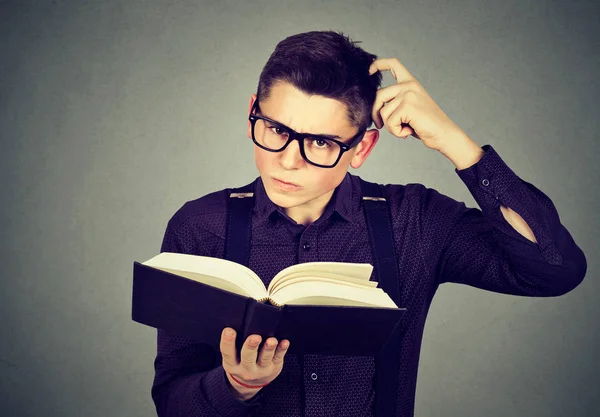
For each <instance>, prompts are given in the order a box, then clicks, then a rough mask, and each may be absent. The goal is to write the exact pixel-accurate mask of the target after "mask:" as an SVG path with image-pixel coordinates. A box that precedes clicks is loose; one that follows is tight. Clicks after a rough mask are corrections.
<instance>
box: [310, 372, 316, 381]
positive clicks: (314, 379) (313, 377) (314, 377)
mask: <svg viewBox="0 0 600 417" xmlns="http://www.w3.org/2000/svg"><path fill="white" fill-rule="evenodd" d="M310 377H311V378H312V380H313V381H316V380H317V374H315V373H314V372H313V373H312V374H311V376H310Z"/></svg>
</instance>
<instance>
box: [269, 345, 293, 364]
mask: <svg viewBox="0 0 600 417" xmlns="http://www.w3.org/2000/svg"><path fill="white" fill-rule="evenodd" d="M289 348H290V341H289V340H287V339H285V340H282V341H281V342H279V345H277V349H275V354H274V355H273V360H272V362H273V365H279V364H280V363H282V362H283V357H284V356H285V354H286V353H287V351H288V349H289Z"/></svg>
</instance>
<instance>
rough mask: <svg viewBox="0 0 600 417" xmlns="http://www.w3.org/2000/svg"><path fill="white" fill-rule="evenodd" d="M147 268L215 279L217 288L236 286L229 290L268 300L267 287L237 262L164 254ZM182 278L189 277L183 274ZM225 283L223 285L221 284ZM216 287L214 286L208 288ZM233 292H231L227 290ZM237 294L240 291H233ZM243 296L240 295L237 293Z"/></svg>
mask: <svg viewBox="0 0 600 417" xmlns="http://www.w3.org/2000/svg"><path fill="white" fill-rule="evenodd" d="M142 264H143V265H148V266H151V267H154V268H158V269H169V270H172V271H180V272H186V273H192V274H188V275H189V276H186V278H190V279H194V278H193V277H196V278H199V279H200V278H201V277H203V276H211V277H213V278H217V280H211V282H213V283H214V284H218V285H213V286H216V287H217V288H222V289H224V288H223V286H222V284H223V282H230V283H231V284H232V286H231V285H229V286H228V288H240V289H243V291H244V294H243V295H247V296H250V297H252V298H255V299H263V298H265V297H267V291H266V288H265V285H264V284H263V282H262V281H261V279H260V278H259V277H258V275H256V274H255V273H254V272H253V271H252V270H250V269H249V268H246V267H245V266H244V265H240V264H238V263H235V262H231V261H229V260H226V259H220V258H212V257H209V256H198V255H189V254H183V253H172V252H162V253H160V254H158V255H156V256H155V257H153V258H151V259H149V260H147V261H146V262H142ZM174 273H177V274H178V275H182V276H185V275H183V274H181V273H178V272H174ZM219 283H221V284H219ZM208 285H212V284H208ZM227 291H229V290H227ZM232 292H236V291H232ZM237 293H238V294H239V292H237Z"/></svg>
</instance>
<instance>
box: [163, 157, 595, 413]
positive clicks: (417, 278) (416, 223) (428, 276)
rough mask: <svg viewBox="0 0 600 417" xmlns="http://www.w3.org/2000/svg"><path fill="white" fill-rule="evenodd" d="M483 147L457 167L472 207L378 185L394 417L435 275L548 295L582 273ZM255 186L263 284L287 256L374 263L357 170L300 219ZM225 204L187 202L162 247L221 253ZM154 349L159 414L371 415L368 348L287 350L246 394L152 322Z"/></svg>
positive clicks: (572, 246) (257, 266)
mask: <svg viewBox="0 0 600 417" xmlns="http://www.w3.org/2000/svg"><path fill="white" fill-rule="evenodd" d="M482 149H483V150H484V151H485V154H484V155H483V157H482V158H481V159H480V160H479V161H478V162H477V163H476V164H474V165H473V166H471V167H468V168H466V169H462V170H458V169H455V172H456V173H457V174H458V176H459V177H460V178H461V180H462V181H463V182H464V183H465V185H466V186H467V188H468V189H469V191H470V192H471V194H472V195H473V197H474V198H475V201H476V202H477V203H478V204H479V207H480V208H481V209H477V208H468V207H466V206H465V204H464V203H463V202H458V201H456V200H453V199H452V198H450V197H447V196H445V195H443V194H441V193H439V192H438V191H436V190H434V189H431V188H427V187H425V186H424V185H421V184H406V185H396V184H388V185H386V186H385V191H386V197H387V200H388V203H389V204H390V210H391V215H392V223H393V233H394V239H395V242H396V253H397V257H398V263H399V270H400V276H401V279H402V282H401V303H400V305H399V306H400V307H406V308H407V314H408V315H409V317H408V320H407V322H406V323H407V326H408V327H407V330H406V332H405V334H404V336H403V340H402V345H401V351H400V352H399V355H400V356H401V360H400V363H401V368H400V371H399V374H398V397H397V399H398V409H397V415H398V416H402V417H411V416H413V411H414V399H415V388H416V382H417V368H418V363H419V353H420V348H421V340H422V335H423V328H424V325H425V319H426V317H427V312H428V310H429V306H430V304H431V301H432V299H433V296H434V294H435V292H436V290H437V288H438V286H439V285H440V284H443V283H445V282H455V283H460V284H467V285H470V286H473V287H477V288H481V289H484V290H488V291H494V292H499V293H504V294H514V295H521V296H531V297H552V296H558V295H561V294H565V293H566V292H568V291H570V290H572V289H573V288H575V287H576V286H577V285H578V284H579V283H580V282H581V281H582V280H583V277H584V276H585V273H586V270H587V263H586V259H585V256H584V254H583V252H582V251H581V249H580V248H579V247H578V246H577V245H576V243H575V242H574V241H573V239H572V237H571V235H570V234H569V232H568V231H567V229H565V227H564V226H563V225H562V224H561V223H560V220H559V216H558V213H557V212H556V209H555V207H554V205H553V203H552V201H551V200H550V199H549V198H548V197H547V196H546V195H545V194H544V193H542V192H541V191H540V190H538V189H537V188H536V187H535V186H533V185H532V184H530V183H528V182H526V181H523V180H521V179H520V178H519V177H518V176H517V175H516V174H515V173H514V172H513V171H512V170H511V169H510V168H509V167H508V166H507V165H506V164H505V163H504V162H503V161H502V159H501V158H500V157H499V156H498V154H497V153H496V152H495V150H494V149H493V148H492V147H491V146H490V145H485V146H483V147H482ZM254 186H255V195H256V202H255V207H254V212H253V216H252V242H251V250H250V263H249V266H250V268H251V269H252V270H254V271H255V272H256V273H257V274H258V276H260V277H261V278H262V280H263V282H264V283H265V286H268V284H269V282H270V281H271V279H272V278H273V276H275V274H276V273H277V272H278V271H280V270H281V269H283V268H285V267H287V266H290V265H293V264H296V263H302V262H310V261H339V262H359V263H372V259H371V248H370V246H369V242H368V233H367V229H366V225H365V218H364V215H363V210H362V206H361V197H362V196H361V189H360V185H359V181H358V177H357V176H355V175H352V174H350V173H347V174H346V176H345V178H344V180H343V181H342V183H341V184H340V185H339V186H338V187H337V188H336V190H335V192H334V194H333V196H332V199H331V200H330V202H329V203H328V204H327V206H326V208H325V211H324V213H323V214H322V216H321V217H320V218H319V219H318V220H316V221H315V222H314V223H312V224H311V225H309V226H306V227H305V226H303V225H299V224H296V222H295V221H294V220H292V219H291V218H289V217H288V216H287V215H286V214H285V213H284V212H283V210H282V209H280V208H279V207H277V206H276V205H275V204H274V203H273V202H272V201H270V200H269V198H268V196H267V194H266V193H265V189H264V186H263V184H262V181H261V179H260V177H259V178H257V179H256V180H255V182H254ZM401 190H404V193H403V197H401V198H400V197H399V192H400V191H401ZM226 204H227V191H226V190H220V191H216V192H213V193H210V194H208V195H205V196H203V197H200V198H198V199H196V200H193V201H188V202H186V203H185V204H184V205H183V206H182V207H181V208H180V209H179V210H178V211H177V212H176V213H175V214H174V215H173V217H172V218H171V219H170V221H169V222H168V225H167V228H166V232H165V235H164V240H163V242H162V247H161V252H180V253H189V254H195V255H205V256H213V257H220V258H222V257H224V251H225V248H224V238H225V219H226ZM501 205H503V206H505V207H509V208H511V209H513V210H514V211H515V212H517V213H518V214H520V215H521V217H522V218H523V219H524V220H525V222H526V223H527V224H528V225H529V227H530V228H531V230H532V231H533V233H534V235H535V238H536V240H537V243H534V242H531V241H530V240H528V239H526V238H525V237H523V236H522V235H521V234H519V233H518V232H517V231H516V230H515V229H514V228H513V227H512V226H511V225H510V224H509V223H508V222H507V221H506V220H505V219H504V217H503V216H502V213H501V211H500V206H501ZM371 279H372V280H373V279H374V277H371ZM157 347H158V349H157V356H156V360H155V363H154V366H155V371H156V374H155V379H154V384H153V386H152V398H153V400H154V402H155V405H156V408H157V411H158V415H159V416H161V417H162V416H186V417H194V416H213V415H214V416H245V415H255V416H273V417H281V416H286V417H292V416H341V415H344V416H370V415H373V406H374V398H375V397H374V394H375V392H374V383H373V382H374V380H373V376H374V370H375V367H374V359H373V358H371V357H348V356H322V355H304V357H303V359H304V360H303V361H300V360H299V358H298V357H297V356H295V355H292V354H288V355H286V357H285V359H284V366H283V370H282V372H281V374H280V375H279V376H278V377H277V378H276V379H275V380H274V381H273V382H271V383H270V384H269V385H267V386H266V387H264V388H263V389H262V390H261V391H260V392H259V393H258V394H257V395H256V396H255V397H254V398H252V399H251V400H249V401H246V402H244V401H241V400H238V399H236V397H235V396H234V394H233V392H232V389H231V387H230V385H229V381H228V380H227V377H226V375H225V373H224V370H223V367H222V365H221V356H220V352H216V351H214V350H213V349H211V348H209V347H207V346H206V345H203V344H198V343H194V342H191V341H190V340H187V339H186V338H182V337H179V336H177V335H173V334H168V333H166V332H164V331H162V330H158V346H157Z"/></svg>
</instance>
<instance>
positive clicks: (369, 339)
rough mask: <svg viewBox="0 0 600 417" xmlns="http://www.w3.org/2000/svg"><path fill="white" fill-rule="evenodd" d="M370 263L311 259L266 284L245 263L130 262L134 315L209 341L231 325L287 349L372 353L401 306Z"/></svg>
mask: <svg viewBox="0 0 600 417" xmlns="http://www.w3.org/2000/svg"><path fill="white" fill-rule="evenodd" d="M372 271H373V266H372V265H370V264H357V263H342V262H309V263H302V264H297V265H292V266H290V267H287V268H285V269H283V270H281V271H280V272H279V273H278V274H277V275H276V276H275V277H273V279H272V280H271V282H270V283H269V286H268V288H266V287H265V285H264V284H263V282H262V280H261V279H260V278H259V277H258V276H257V275H256V273H254V272H253V271H252V270H250V269H249V268H247V267H246V266H243V265H240V264H237V263H235V262H232V261H228V260H225V259H220V258H211V257H206V256H197V255H189V254H180V253H170V252H162V253H160V254H158V255H156V256H154V257H153V258H151V259H149V260H147V261H145V262H142V263H140V262H134V276H133V300H132V319H133V320H135V321H137V322H140V323H143V324H146V325H149V326H152V327H156V328H159V329H163V330H166V331H169V332H172V333H176V334H179V335H182V336H186V337H189V338H192V339H194V340H196V341H198V342H202V343H208V344H210V345H212V346H213V347H215V348H216V349H218V346H219V341H220V337H221V331H222V330H223V328H224V327H233V328H234V329H236V331H237V333H238V340H236V344H237V345H238V349H239V348H241V345H242V344H243V342H244V341H245V339H246V337H248V336H249V335H250V334H261V336H263V343H264V341H265V340H266V339H267V338H268V337H271V336H274V337H277V339H278V340H282V339H288V340H290V350H289V352H297V353H320V354H345V355H375V354H376V353H377V352H378V351H379V350H380V349H381V347H382V346H383V344H384V343H385V341H386V340H387V338H388V337H389V335H390V334H391V332H392V331H393V330H394V328H395V327H396V325H397V324H398V322H399V321H400V319H401V317H402V313H403V312H404V311H405V309H403V308H398V306H397V305H396V303H395V302H394V301H393V300H392V299H391V298H390V297H389V295H387V294H386V293H385V292H384V291H383V290H382V289H381V288H377V284H378V283H377V282H374V281H370V280H369V279H370V276H371V272H372Z"/></svg>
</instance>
